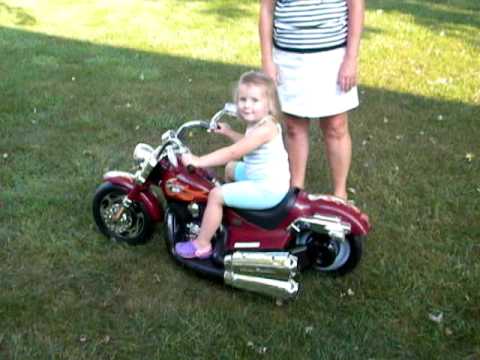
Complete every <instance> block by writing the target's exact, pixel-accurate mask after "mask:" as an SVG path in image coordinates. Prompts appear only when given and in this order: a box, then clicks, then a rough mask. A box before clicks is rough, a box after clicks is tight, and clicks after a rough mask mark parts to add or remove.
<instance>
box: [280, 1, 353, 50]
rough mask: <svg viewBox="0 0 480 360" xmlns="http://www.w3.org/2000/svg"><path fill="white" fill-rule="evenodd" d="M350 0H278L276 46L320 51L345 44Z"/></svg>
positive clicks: (287, 48)
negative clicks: (348, 0)
mask: <svg viewBox="0 0 480 360" xmlns="http://www.w3.org/2000/svg"><path fill="white" fill-rule="evenodd" d="M347 25H348V8H347V2H346V0H277V1H276V2H275V10H274V19H273V42H274V45H275V47H277V48H278V49H281V50H285V51H292V52H300V53H307V52H319V51H327V50H332V49H336V48H339V47H342V46H345V44H346V41H347Z"/></svg>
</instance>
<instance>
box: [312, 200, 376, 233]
mask: <svg viewBox="0 0 480 360" xmlns="http://www.w3.org/2000/svg"><path fill="white" fill-rule="evenodd" d="M311 213H312V215H313V214H316V213H317V214H321V215H327V216H336V217H338V218H340V219H341V221H342V222H345V223H348V224H350V227H351V234H353V235H358V236H365V235H367V233H368V232H369V230H370V224H369V221H368V217H367V216H366V215H365V214H363V213H361V212H360V211H359V210H358V209H356V208H355V207H353V206H349V205H345V204H337V203H335V202H330V201H314V202H313V204H312V205H311Z"/></svg>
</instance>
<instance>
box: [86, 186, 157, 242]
mask: <svg viewBox="0 0 480 360" xmlns="http://www.w3.org/2000/svg"><path fill="white" fill-rule="evenodd" d="M127 194H128V189H126V188H124V187H122V186H118V185H113V184H111V183H104V184H102V185H101V186H100V187H99V188H98V189H97V191H96V192H95V196H94V198H93V218H94V219H95V223H96V224H97V227H98V229H99V230H100V231H101V232H102V234H104V235H105V236H107V237H109V238H113V239H115V240H117V241H120V242H126V243H127V244H129V245H138V244H144V243H146V242H147V241H148V240H150V238H151V236H152V233H153V228H154V226H153V225H154V224H153V221H152V219H151V217H150V215H149V213H148V212H147V210H146V209H145V206H144V205H143V204H141V203H137V202H133V204H132V205H131V206H130V207H129V208H128V209H127V210H126V211H125V212H124V213H123V214H122V216H121V217H120V219H119V220H117V221H114V220H113V215H114V214H116V213H117V212H118V211H119V209H120V208H121V207H122V201H123V199H124V198H125V196H126V195H127Z"/></svg>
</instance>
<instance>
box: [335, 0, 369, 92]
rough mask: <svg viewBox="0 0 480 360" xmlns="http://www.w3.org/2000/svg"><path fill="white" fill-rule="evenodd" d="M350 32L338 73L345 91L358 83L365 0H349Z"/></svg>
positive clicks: (341, 86)
mask: <svg viewBox="0 0 480 360" xmlns="http://www.w3.org/2000/svg"><path fill="white" fill-rule="evenodd" d="M347 7H348V33H347V48H346V51H345V57H344V59H343V63H342V66H341V67H340V71H339V74H338V83H339V85H340V88H341V89H342V90H343V91H348V90H350V89H351V88H352V87H354V86H355V85H357V81H358V79H357V71H358V70H357V67H358V66H357V65H358V54H359V51H360V37H361V35H362V31H363V19H364V13H365V2H364V0H347Z"/></svg>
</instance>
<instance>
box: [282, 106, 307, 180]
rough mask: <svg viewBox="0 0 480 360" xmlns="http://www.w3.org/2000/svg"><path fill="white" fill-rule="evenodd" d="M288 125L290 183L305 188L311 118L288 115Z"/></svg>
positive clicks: (287, 141)
mask: <svg viewBox="0 0 480 360" xmlns="http://www.w3.org/2000/svg"><path fill="white" fill-rule="evenodd" d="M285 122H286V125H287V137H286V143H287V151H288V161H289V163H290V173H291V179H290V185H291V186H292V187H299V188H303V187H304V184H305V172H306V169H307V160H308V150H309V145H308V130H309V127H310V120H307V119H302V118H298V117H295V116H292V115H286V120H285Z"/></svg>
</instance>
